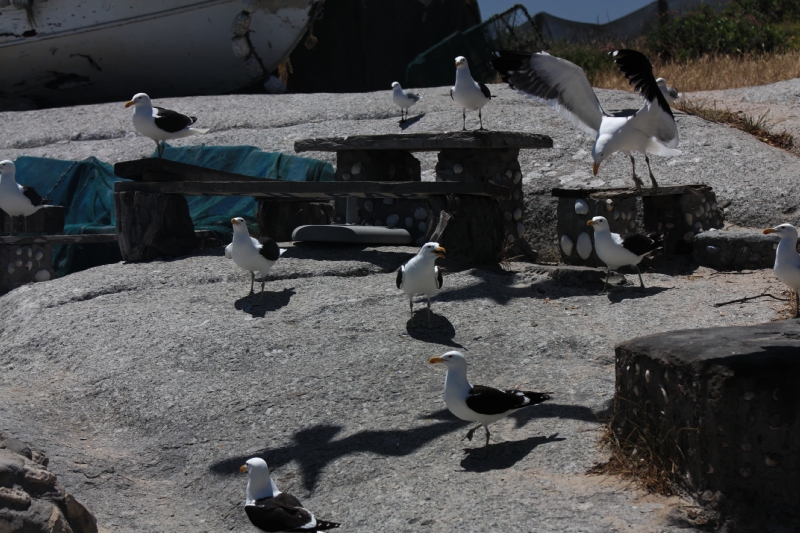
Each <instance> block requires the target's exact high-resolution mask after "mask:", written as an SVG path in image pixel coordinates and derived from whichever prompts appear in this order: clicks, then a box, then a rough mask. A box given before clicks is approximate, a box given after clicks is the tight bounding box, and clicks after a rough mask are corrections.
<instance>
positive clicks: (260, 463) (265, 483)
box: [239, 457, 281, 505]
mask: <svg viewBox="0 0 800 533" xmlns="http://www.w3.org/2000/svg"><path fill="white" fill-rule="evenodd" d="M239 472H241V473H243V474H244V473H245V472H246V473H247V490H246V492H245V505H247V504H251V503H255V502H256V501H258V500H263V499H264V498H274V497H275V496H277V495H278V494H280V493H281V491H279V490H278V487H277V486H276V485H275V482H274V481H272V477H270V475H269V467H268V466H267V462H266V461H265V460H264V459H261V458H260V457H253V458H252V459H248V460H247V462H246V463H245V464H243V465H242V466H241V467H240V468H239Z"/></svg>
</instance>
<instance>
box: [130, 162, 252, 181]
mask: <svg viewBox="0 0 800 533" xmlns="http://www.w3.org/2000/svg"><path fill="white" fill-rule="evenodd" d="M114 174H116V175H117V176H119V177H120V178H125V179H129V180H133V181H263V180H265V179H268V178H259V177H255V176H246V175H244V174H236V173H233V172H225V171H224V170H214V169H213V168H206V167H199V166H197V165H189V164H187V163H179V162H178V161H170V160H169V159H157V158H148V159H136V160H134V161H121V162H119V163H117V164H115V165H114Z"/></svg>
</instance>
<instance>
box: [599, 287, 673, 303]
mask: <svg viewBox="0 0 800 533" xmlns="http://www.w3.org/2000/svg"><path fill="white" fill-rule="evenodd" d="M670 288H671V287H645V289H644V290H640V289H639V287H631V288H627V287H626V288H624V289H617V290H612V291H611V292H609V293H608V294H607V295H606V297H607V298H608V301H610V302H611V303H612V304H618V303H619V302H621V301H622V300H636V299H638V298H647V297H648V296H655V295H656V294H659V293H662V292H664V291H668V290H670Z"/></svg>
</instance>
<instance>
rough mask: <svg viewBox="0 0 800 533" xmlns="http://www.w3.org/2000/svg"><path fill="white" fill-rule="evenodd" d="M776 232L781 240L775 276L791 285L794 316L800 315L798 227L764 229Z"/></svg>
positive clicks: (789, 225)
mask: <svg viewBox="0 0 800 533" xmlns="http://www.w3.org/2000/svg"><path fill="white" fill-rule="evenodd" d="M770 233H776V234H777V235H778V236H779V237H780V238H781V241H780V242H779V243H778V249H777V250H776V251H775V266H774V267H773V270H774V272H775V276H776V277H777V278H778V279H779V280H781V281H782V282H784V283H785V284H787V285H788V286H789V287H791V289H792V292H793V295H792V300H793V301H794V316H795V318H797V317H800V254H798V253H797V228H795V227H794V226H792V225H791V224H781V225H780V226H775V227H774V228H767V229H765V230H764V234H765V235H769V234H770Z"/></svg>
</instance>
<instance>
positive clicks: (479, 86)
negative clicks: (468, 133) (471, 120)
mask: <svg viewBox="0 0 800 533" xmlns="http://www.w3.org/2000/svg"><path fill="white" fill-rule="evenodd" d="M450 98H452V99H453V101H454V102H455V103H456V104H458V106H459V107H461V115H462V118H463V119H464V129H465V130H466V129H467V111H468V110H469V111H477V112H478V120H479V121H480V128H478V129H479V130H483V117H481V108H483V106H485V105H486V104H488V103H489V102H490V101H491V99H492V98H494V97H493V96H492V93H491V92H490V91H489V88H488V87H487V86H486V85H485V84H484V83H482V82H479V81H475V80H473V79H472V74H470V72H469V65H468V64H467V58H466V57H464V56H458V57H457V58H456V84H455V85H454V86H453V88H452V89H450Z"/></svg>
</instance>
